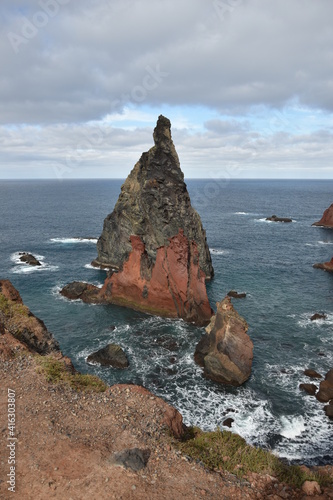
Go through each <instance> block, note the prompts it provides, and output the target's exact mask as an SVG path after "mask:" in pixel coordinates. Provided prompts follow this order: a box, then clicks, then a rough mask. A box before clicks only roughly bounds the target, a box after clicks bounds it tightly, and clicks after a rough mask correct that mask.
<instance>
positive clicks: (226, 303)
mask: <svg viewBox="0 0 333 500" xmlns="http://www.w3.org/2000/svg"><path fill="white" fill-rule="evenodd" d="M247 330H248V325H247V323H246V321H245V319H244V318H242V317H241V316H240V315H239V314H238V313H237V312H236V311H235V309H234V308H233V306H232V304H231V299H230V297H225V298H224V299H223V300H222V301H221V302H220V303H217V312H216V315H215V316H213V318H212V319H211V322H210V324H209V325H208V327H207V328H206V333H205V335H204V336H203V337H202V338H201V340H200V341H199V343H198V344H197V346H196V350H195V354H194V359H195V361H196V362H197V363H198V364H199V365H200V366H203V367H204V376H205V377H207V378H209V379H211V380H215V381H216V382H220V383H222V384H230V385H236V386H238V385H241V384H243V383H244V382H245V381H246V380H247V379H248V378H249V377H250V374H251V367H252V359H253V343H252V341H251V339H250V337H249V336H248V335H247V333H246V332H247Z"/></svg>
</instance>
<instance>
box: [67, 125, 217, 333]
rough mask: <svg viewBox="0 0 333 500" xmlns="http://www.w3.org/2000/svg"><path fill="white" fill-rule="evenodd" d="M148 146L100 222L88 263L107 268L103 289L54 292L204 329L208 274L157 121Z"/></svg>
mask: <svg viewBox="0 0 333 500" xmlns="http://www.w3.org/2000/svg"><path fill="white" fill-rule="evenodd" d="M154 141H155V145H154V147H152V148H151V149H150V150H149V151H148V153H143V155H142V156H141V158H140V160H139V161H138V163H137V164H136V165H135V167H134V169H133V170H132V172H131V173H130V175H129V176H128V178H127V179H126V181H125V183H124V185H123V186H122V188H121V194H120V196H119V199H118V201H117V203H116V206H115V208H114V211H113V212H112V214H110V215H109V216H108V217H107V218H106V219H105V221H104V229H103V233H102V235H101V237H100V238H99V240H98V244H97V248H98V258H97V259H96V261H94V262H93V264H94V265H97V266H102V267H110V268H112V270H111V271H110V272H109V275H108V278H107V279H106V281H105V283H104V286H103V288H102V289H101V290H99V289H97V288H96V287H93V286H92V285H89V286H87V285H86V284H82V283H81V284H79V283H71V284H70V285H68V286H66V287H64V289H63V290H62V291H61V293H62V295H64V296H65V297H67V298H69V299H78V298H80V299H82V300H83V301H85V302H94V303H103V304H108V303H110V304H116V305H120V306H126V307H130V308H132V309H136V310H138V311H143V312H147V313H149V314H156V315H158V316H165V317H171V318H183V319H184V320H185V321H189V322H193V323H196V324H198V325H205V324H207V323H208V322H209V320H210V318H211V316H212V313H213V311H212V309H211V307H210V304H209V300H208V297H207V292H206V285H205V280H206V279H210V278H211V277H212V276H213V274H214V271H213V267H212V261H211V256H210V252H209V248H208V245H207V241H206V233H205V231H204V229H203V227H202V223H201V220H200V217H199V215H198V213H197V212H196V211H195V210H194V208H193V207H192V206H191V201H190V197H189V194H188V192H187V189H186V184H185V183H184V175H183V173H182V171H181V169H180V165H179V159H178V155H177V153H176V150H175V147H174V144H173V142H172V139H171V124H170V121H169V120H168V119H167V118H165V117H163V116H160V117H159V119H158V122H157V125H156V128H155V130H154Z"/></svg>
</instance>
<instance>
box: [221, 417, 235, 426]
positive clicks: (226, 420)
mask: <svg viewBox="0 0 333 500" xmlns="http://www.w3.org/2000/svg"><path fill="white" fill-rule="evenodd" d="M233 422H234V419H233V418H230V417H229V418H226V419H225V420H224V422H223V425H224V427H232V423H233Z"/></svg>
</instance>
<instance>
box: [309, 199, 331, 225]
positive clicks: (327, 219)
mask: <svg viewBox="0 0 333 500" xmlns="http://www.w3.org/2000/svg"><path fill="white" fill-rule="evenodd" d="M312 225H313V226H323V227H333V203H332V205H331V206H329V207H328V208H327V209H326V210H325V212H324V213H323V216H322V218H321V219H320V220H319V221H318V222H314V223H313V224H312Z"/></svg>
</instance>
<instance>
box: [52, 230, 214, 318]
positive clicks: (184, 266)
mask: <svg viewBox="0 0 333 500" xmlns="http://www.w3.org/2000/svg"><path fill="white" fill-rule="evenodd" d="M130 241H131V246H132V251H131V252H130V255H129V257H128V260H127V261H126V262H124V264H123V268H122V270H121V271H119V272H115V273H110V275H109V277H107V278H106V280H105V283H104V285H103V288H101V289H99V288H97V287H95V286H94V285H89V284H87V283H81V282H73V283H70V284H69V285H66V286H65V287H64V288H63V289H62V290H61V292H60V293H61V294H62V295H64V296H65V297H67V298H69V299H81V300H83V301H84V302H88V303H100V304H116V305H119V306H125V307H129V308H131V309H135V310H138V311H142V312H147V313H149V314H156V315H159V316H163V317H169V318H183V319H184V320H185V321H188V322H193V323H195V324H197V325H207V324H208V323H209V321H210V318H211V317H212V314H213V310H212V308H211V307H210V304H209V300H208V297H207V292H206V285H205V274H204V272H203V271H201V269H200V265H199V252H198V248H197V245H196V243H195V242H194V241H191V242H190V241H188V239H187V238H186V236H185V235H184V233H183V231H182V230H179V232H178V234H176V235H175V236H174V237H173V238H169V241H168V245H166V246H163V247H160V248H159V249H158V250H157V253H156V260H155V263H154V264H152V262H151V260H150V259H149V256H148V253H147V251H146V248H145V245H144V243H143V241H142V239H141V238H140V237H139V236H131V238H130Z"/></svg>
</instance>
